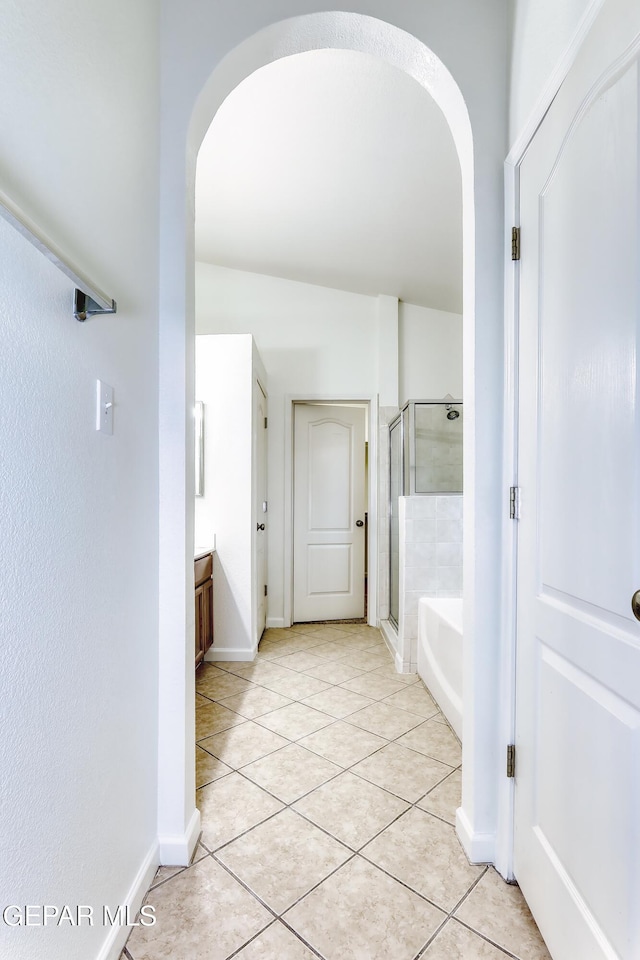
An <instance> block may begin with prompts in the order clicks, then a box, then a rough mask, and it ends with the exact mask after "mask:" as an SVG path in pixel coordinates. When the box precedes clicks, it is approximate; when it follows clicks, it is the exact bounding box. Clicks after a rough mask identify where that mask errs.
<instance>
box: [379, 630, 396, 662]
mask: <svg viewBox="0 0 640 960" xmlns="http://www.w3.org/2000/svg"><path fill="white" fill-rule="evenodd" d="M378 629H379V630H380V633H381V634H382V639H383V640H384V642H385V643H386V645H387V647H388V648H389V653H390V654H391V656H392V657H393V659H394V662H395V659H396V643H397V641H398V634H397V633H396V631H395V630H394V628H393V626H392V624H391V621H389V620H381V621H380V624H379V627H378Z"/></svg>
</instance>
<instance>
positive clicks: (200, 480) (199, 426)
mask: <svg viewBox="0 0 640 960" xmlns="http://www.w3.org/2000/svg"><path fill="white" fill-rule="evenodd" d="M195 430H196V497H203V496H204V403H203V402H202V400H196V406H195Z"/></svg>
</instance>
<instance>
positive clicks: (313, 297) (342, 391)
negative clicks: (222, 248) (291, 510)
mask: <svg viewBox="0 0 640 960" xmlns="http://www.w3.org/2000/svg"><path fill="white" fill-rule="evenodd" d="M376 304H377V300H376V298H375V297H367V296H364V295H362V294H354V293H345V292H344V291H342V290H331V289H329V288H327V287H318V286H314V285H312V284H305V283H298V282H296V281H292V280H281V279H279V278H276V277H267V276H262V275H260V274H253V273H245V272H244V271H241V270H230V269H228V268H226V267H216V266H212V265H211V264H205V263H198V264H197V270H196V325H197V326H196V329H197V332H198V334H207V333H227V334H230V333H244V334H247V333H252V334H253V336H254V338H255V342H256V347H257V349H258V352H259V354H260V357H261V359H262V362H263V363H264V366H265V369H266V374H267V379H268V392H269V397H268V401H269V428H268V431H267V444H268V489H269V557H268V569H269V574H268V582H269V597H268V600H269V607H268V614H267V616H268V624H269V625H271V626H276V625H279V624H281V623H282V621H283V617H284V549H285V541H284V537H285V509H286V502H285V485H286V478H285V406H286V402H287V401H286V398H287V397H288V396H290V395H298V396H299V397H305V396H306V397H309V398H312V397H313V396H318V395H324V396H333V397H336V398H340V397H344V398H345V399H350V398H355V397H359V398H363V399H366V398H367V397H369V396H372V395H374V394H376V393H377V383H378V374H377V370H378V365H377V311H376ZM200 342H201V341H200V338H198V353H199V351H200V346H199V344H200ZM199 382H200V378H199ZM199 399H201V398H200V397H199ZM229 415H230V416H232V415H233V405H232V404H231V403H230V404H229ZM213 469H216V468H215V467H214V468H213ZM205 482H206V480H205ZM215 533H216V538H218V533H219V531H218V529H216V530H215ZM217 544H218V547H219V549H221V545H220V542H219V541H218V540H217Z"/></svg>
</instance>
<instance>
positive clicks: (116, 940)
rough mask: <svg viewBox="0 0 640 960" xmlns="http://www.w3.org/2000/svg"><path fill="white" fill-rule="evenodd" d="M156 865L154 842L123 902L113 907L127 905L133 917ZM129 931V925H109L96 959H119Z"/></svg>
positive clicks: (155, 845) (148, 885)
mask: <svg viewBox="0 0 640 960" xmlns="http://www.w3.org/2000/svg"><path fill="white" fill-rule="evenodd" d="M157 867H158V844H157V843H154V844H153V845H152V846H151V847H150V849H149V852H148V853H147V855H146V857H145V858H144V860H143V861H142V863H141V864H140V869H139V870H138V872H137V874H136V877H135V880H134V881H133V883H132V884H131V887H130V888H129V892H128V893H127V895H126V897H125V899H124V902H123V903H122V904H114V905H113V909H115V907H116V906H123V907H125V906H126V907H128V908H129V909H128V913H129V916H130V917H132V918H133V917H135V915H136V914H137V912H138V910H139V909H140V907H141V906H142V901H143V900H144V898H145V895H146V893H147V890H148V889H149V887H150V886H151V881H152V880H153V878H154V877H155V874H156V869H157ZM130 933H131V927H127V926H120V925H119V924H117V925H115V926H113V927H109V928H108V933H107V936H106V939H105V941H104V943H103V944H102V948H101V950H100V952H99V953H98V956H97V957H96V960H119V957H120V954H121V953H122V949H123V947H124V945H125V943H126V942H127V938H128V937H129V934H130Z"/></svg>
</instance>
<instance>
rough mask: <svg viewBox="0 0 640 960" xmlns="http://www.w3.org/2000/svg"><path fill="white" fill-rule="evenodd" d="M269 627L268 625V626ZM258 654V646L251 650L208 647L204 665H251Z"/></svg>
mask: <svg viewBox="0 0 640 960" xmlns="http://www.w3.org/2000/svg"><path fill="white" fill-rule="evenodd" d="M269 626H270V624H269ZM257 652H258V644H256V645H255V646H254V647H252V648H251V650H236V648H235V647H216V646H215V645H214V646H213V647H209V649H208V650H207V652H206V654H205V657H204V662H205V663H215V662H216V661H217V660H219V661H221V662H222V661H223V660H224V661H228V662H229V663H231V662H234V663H236V662H239V663H251V662H252V661H253V660H255V658H256V654H257Z"/></svg>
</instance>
